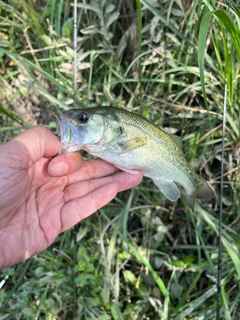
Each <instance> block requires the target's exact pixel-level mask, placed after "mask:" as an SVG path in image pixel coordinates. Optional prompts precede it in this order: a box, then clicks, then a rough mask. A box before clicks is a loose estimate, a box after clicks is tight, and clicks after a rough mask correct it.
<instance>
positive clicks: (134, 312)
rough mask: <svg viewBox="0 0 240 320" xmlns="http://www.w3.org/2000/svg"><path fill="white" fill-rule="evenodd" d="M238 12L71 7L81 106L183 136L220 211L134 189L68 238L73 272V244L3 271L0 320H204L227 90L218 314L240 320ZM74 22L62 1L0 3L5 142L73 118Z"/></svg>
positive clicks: (63, 243)
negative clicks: (133, 115)
mask: <svg viewBox="0 0 240 320" xmlns="http://www.w3.org/2000/svg"><path fill="white" fill-rule="evenodd" d="M239 4H240V3H239V1H236V3H235V4H232V7H231V10H230V14H228V11H227V6H226V3H225V2H223V1H219V2H218V3H217V5H215V2H214V1H210V0H209V1H193V2H192V1H189V2H188V1H170V0H169V1H165V2H161V3H159V2H154V1H150V0H148V1H146V0H139V1H136V2H131V1H128V2H125V1H118V2H117V1H113V0H105V1H96V0H92V1H88V2H86V3H85V2H81V3H80V1H79V3H78V22H77V25H78V30H79V32H78V52H77V61H78V65H77V84H78V92H77V100H78V105H79V106H81V107H89V106H99V105H100V106H108V105H113V106H117V107H122V108H126V109H127V110H132V111H135V112H138V113H141V114H142V115H144V116H145V117H147V118H148V119H149V120H151V121H152V122H153V123H155V124H156V125H158V126H161V127H162V128H165V129H168V128H169V129H171V130H172V131H173V132H177V134H179V135H182V136H183V137H184V141H183V152H184V154H185V156H186V159H187V160H188V161H189V162H190V164H191V165H192V167H193V168H194V169H195V170H196V171H197V172H199V173H200V174H201V175H202V176H203V177H205V178H206V179H207V180H210V183H211V184H212V186H213V188H214V190H215V194H216V199H217V201H216V202H214V201H211V202H210V203H199V204H198V205H196V208H195V213H194V215H193V214H192V213H191V211H190V209H189V207H188V204H187V199H186V197H185V196H184V195H182V197H181V199H180V200H179V201H178V203H177V204H173V203H169V202H168V201H167V200H166V199H165V198H164V197H162V196H161V194H160V193H159V192H158V191H157V190H156V188H155V187H154V185H153V184H152V182H151V181H150V180H149V179H145V180H144V181H143V183H142V184H141V185H140V186H138V187H136V188H135V189H134V190H131V191H128V192H124V193H121V194H119V195H118V197H117V198H116V199H115V200H114V201H113V202H112V203H110V204H109V205H107V206H106V207H104V208H102V209H101V210H99V211H98V212H97V213H96V214H95V215H93V216H92V217H90V218H89V219H87V220H85V221H83V222H81V223H80V224H79V225H78V226H77V234H76V237H77V263H76V265H74V261H73V256H74V241H73V234H72V231H71V230H70V231H67V232H65V233H64V234H62V235H60V236H59V237H58V239H57V240H56V241H55V243H54V244H53V245H52V246H51V247H50V248H49V249H48V250H45V251H44V252H43V253H41V254H39V255H37V256H35V257H33V258H31V259H29V260H28V261H26V262H24V263H22V264H20V265H18V267H17V269H16V270H15V271H13V270H11V269H6V270H3V271H2V277H5V276H9V278H8V280H7V282H6V284H5V285H4V287H3V288H2V290H1V291H0V308H1V312H0V318H1V319H17V318H24V319H41V318H48V319H70V318H71V319H72V318H73V317H74V307H75V308H76V311H75V318H76V319H87V320H90V319H104V320H105V319H114V320H115V319H139V320H140V319H162V320H164V319H173V320H177V319H179V320H180V319H215V315H216V300H217V296H216V277H217V259H218V256H217V252H218V223H219V222H218V217H219V192H220V178H221V174H220V167H221V139H222V128H221V124H222V114H223V101H224V83H225V78H226V84H227V89H228V90H227V118H226V120H227V126H226V136H225V146H226V149H225V160H224V168H225V174H224V196H223V224H222V245H223V252H222V259H223V263H222V282H221V284H222V291H221V309H220V314H221V318H222V319H232V320H233V319H238V318H239V316H240V313H239V310H240V294H239V292H240V291H239V283H240V258H239V250H240V241H239V240H240V239H239V229H240V222H239V212H240V200H239V192H240V174H239V167H240V166H239V150H240V149H239V148H240V145H239V141H240V130H239V128H240V125H239V124H240V100H239V94H238V93H239V90H240V87H239V66H240V64H239V61H240V47H239V34H240V13H239V9H238V7H239ZM72 18H73V7H72V5H71V2H70V1H54V0H47V1H36V2H33V1H24V0H21V1H15V0H12V1H10V0H9V1H0V27H1V28H0V29H1V32H0V70H1V72H0V83H1V85H0V121H1V127H0V139H1V141H2V142H5V141H7V140H9V139H11V138H12V137H13V136H15V135H16V134H18V133H19V132H21V131H22V130H24V129H25V128H26V127H28V126H31V125H34V124H36V123H43V124H45V125H48V126H50V127H52V126H54V124H53V120H52V117H51V113H52V111H53V110H57V111H61V110H66V109H68V108H71V107H73V99H72V98H73V80H72V79H73V65H72V58H73V49H72V33H73V30H72ZM228 34H229V36H228ZM74 277H75V279H74ZM73 280H74V281H75V286H76V293H75V294H76V298H77V299H76V305H75V306H74V298H73V297H74V286H73ZM63 288H64V290H63Z"/></svg>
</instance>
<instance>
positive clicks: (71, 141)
mask: <svg viewBox="0 0 240 320" xmlns="http://www.w3.org/2000/svg"><path fill="white" fill-rule="evenodd" d="M55 118H56V132H55V134H56V135H57V136H58V138H59V139H60V142H61V146H60V149H59V151H58V154H61V153H69V152H74V151H78V150H80V149H81V147H82V144H81V142H80V139H79V136H80V133H79V130H78V128H77V127H76V126H75V125H74V124H72V123H71V122H70V121H69V120H68V118H67V117H65V116H64V115H63V114H62V113H60V114H56V115H55Z"/></svg>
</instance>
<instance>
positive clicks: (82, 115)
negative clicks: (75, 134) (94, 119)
mask: <svg viewBox="0 0 240 320" xmlns="http://www.w3.org/2000/svg"><path fill="white" fill-rule="evenodd" d="M88 119H89V117H88V115H87V113H85V112H81V113H79V114H78V115H77V121H78V122H80V123H87V122H88Z"/></svg>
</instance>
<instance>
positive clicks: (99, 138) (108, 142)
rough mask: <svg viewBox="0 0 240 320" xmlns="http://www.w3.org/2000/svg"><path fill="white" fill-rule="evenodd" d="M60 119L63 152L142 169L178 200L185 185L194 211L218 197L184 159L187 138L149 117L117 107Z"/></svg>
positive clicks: (77, 111) (67, 113)
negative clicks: (82, 152)
mask: <svg viewBox="0 0 240 320" xmlns="http://www.w3.org/2000/svg"><path fill="white" fill-rule="evenodd" d="M56 117H57V132H58V135H59V137H60V140H61V149H60V151H59V152H60V153H68V152H74V151H77V150H85V151H87V152H88V153H89V154H91V155H93V156H96V157H99V158H101V159H103V160H105V161H107V162H109V163H111V164H113V165H115V166H116V167H117V168H119V169H120V170H123V171H125V172H129V173H132V174H134V173H136V172H137V171H136V170H140V171H141V172H142V174H143V176H145V177H148V178H150V179H152V180H153V182H154V183H155V185H156V186H157V187H158V189H159V190H160V191H161V192H162V194H163V195H164V196H165V197H166V198H167V199H169V200H170V201H172V202H176V201H177V200H178V199H179V198H180V196H181V194H180V190H179V186H181V187H182V188H184V189H185V191H186V193H187V195H188V198H189V204H190V207H191V208H192V210H193V209H194V202H195V199H212V198H214V192H213V190H212V189H211V187H210V186H209V184H208V183H207V181H205V180H204V179H203V178H202V177H201V176H199V175H198V174H197V173H195V171H194V170H193V169H192V168H191V166H190V165H189V163H188V162H187V161H186V159H185V158H184V155H183V152H182V150H181V144H182V139H181V138H180V137H179V136H176V135H172V134H169V133H166V132H165V131H163V130H161V129H160V128H158V127H157V126H155V125H154V124H152V123H151V122H150V121H148V120H147V119H145V118H144V117H142V116H140V115H138V114H136V113H133V112H130V111H127V110H125V109H120V108H116V107H90V108H84V109H76V108H75V109H69V110H67V111H65V112H63V113H61V114H58V115H56Z"/></svg>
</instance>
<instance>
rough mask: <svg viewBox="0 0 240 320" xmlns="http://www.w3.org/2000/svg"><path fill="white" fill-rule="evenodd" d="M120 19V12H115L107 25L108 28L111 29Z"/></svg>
mask: <svg viewBox="0 0 240 320" xmlns="http://www.w3.org/2000/svg"><path fill="white" fill-rule="evenodd" d="M118 17H119V12H114V13H113V14H111V15H110V17H109V19H108V21H107V23H106V28H109V27H110V25H111V24H112V23H113V22H114V21H115V20H117V18H118Z"/></svg>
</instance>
